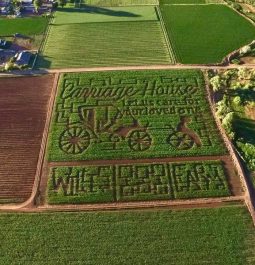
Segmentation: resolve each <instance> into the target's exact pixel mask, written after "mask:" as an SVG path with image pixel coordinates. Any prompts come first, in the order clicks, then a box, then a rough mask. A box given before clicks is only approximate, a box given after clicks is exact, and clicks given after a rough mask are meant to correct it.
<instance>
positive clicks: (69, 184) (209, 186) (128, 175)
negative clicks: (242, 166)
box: [48, 161, 231, 204]
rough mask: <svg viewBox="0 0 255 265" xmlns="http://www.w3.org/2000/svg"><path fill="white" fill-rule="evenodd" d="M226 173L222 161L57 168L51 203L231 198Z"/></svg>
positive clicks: (50, 186) (50, 189) (51, 184)
mask: <svg viewBox="0 0 255 265" xmlns="http://www.w3.org/2000/svg"><path fill="white" fill-rule="evenodd" d="M225 170H226V169H225V168H224V166H223V163H221V162H220V161H206V162H205V161H204V162H186V163H184V162H183V163H157V164H156V163H153V164H127V165H100V166H86V167H53V168H51V172H50V177H49V180H48V203H50V204H63V203H94V202H115V201H119V202H121V201H137V200H138V201H139V200H140V201H141V200H143V201H144V200H159V199H166V200H167V199H172V200H173V199H185V198H189V199H190V198H198V197H220V196H227V195H230V194H231V193H230V190H229V188H228V182H227V179H226V178H227V176H226V174H225Z"/></svg>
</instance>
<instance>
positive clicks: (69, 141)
mask: <svg viewBox="0 0 255 265" xmlns="http://www.w3.org/2000/svg"><path fill="white" fill-rule="evenodd" d="M89 144H90V134H89V132H88V131H87V130H84V129H83V128H81V127H73V128H70V129H67V130H65V131H63V132H62V134H61V135H60V139H59V145H60V148H61V150H62V151H63V152H65V153H67V154H74V155H76V154H81V153H82V152H84V151H85V150H86V149H87V148H88V147H89Z"/></svg>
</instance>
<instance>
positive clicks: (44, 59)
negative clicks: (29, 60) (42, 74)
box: [34, 55, 51, 70]
mask: <svg viewBox="0 0 255 265" xmlns="http://www.w3.org/2000/svg"><path fill="white" fill-rule="evenodd" d="M50 66H51V60H50V57H49V56H42V55H39V56H38V58H37V61H36V64H35V68H34V70H38V69H42V68H43V69H44V68H45V69H49V68H50Z"/></svg>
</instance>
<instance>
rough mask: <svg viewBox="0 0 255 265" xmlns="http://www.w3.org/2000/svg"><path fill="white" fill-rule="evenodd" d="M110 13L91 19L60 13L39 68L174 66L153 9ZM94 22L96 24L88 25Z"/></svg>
mask: <svg viewBox="0 0 255 265" xmlns="http://www.w3.org/2000/svg"><path fill="white" fill-rule="evenodd" d="M107 10H108V11H107V12H106V13H107V14H104V15H102V14H99V13H97V14H94V15H91V14H88V12H84V11H79V12H70V11H63V12H60V11H59V12H57V13H56V18H55V21H54V23H53V25H52V26H51V28H50V31H49V36H48V38H47V40H46V43H45V46H44V49H43V52H42V55H43V56H41V57H39V60H38V61H37V67H39V68H75V67H96V66H118V65H146V64H154V65H155V64H168V63H170V62H171V58H170V54H169V51H168V47H167V43H166V40H165V37H164V34H163V31H162V28H161V25H160V22H159V21H158V20H157V16H156V13H155V9H154V7H139V8H132V7H127V8H125V7H123V8H115V9H107ZM120 20H121V21H120ZM137 20H139V21H137ZM92 21H94V23H87V22H92ZM106 21H108V22H106ZM110 21H111V22H110ZM114 21H115V22H114ZM73 22H74V23H73Z"/></svg>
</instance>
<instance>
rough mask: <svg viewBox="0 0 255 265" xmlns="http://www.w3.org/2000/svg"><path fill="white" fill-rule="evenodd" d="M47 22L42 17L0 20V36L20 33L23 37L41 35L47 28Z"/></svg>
mask: <svg viewBox="0 0 255 265" xmlns="http://www.w3.org/2000/svg"><path fill="white" fill-rule="evenodd" d="M47 23H48V20H47V19H46V18H43V17H38V18H17V19H6V18H0V36H8V35H13V34H15V33H20V34H24V35H38V34H42V33H43V32H44V30H45V28H46V26H47Z"/></svg>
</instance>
